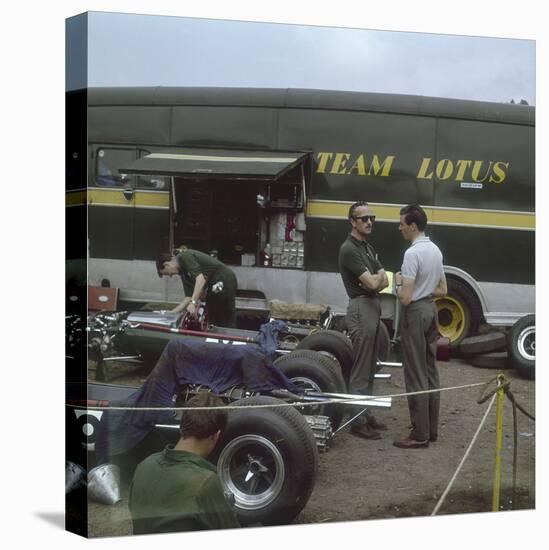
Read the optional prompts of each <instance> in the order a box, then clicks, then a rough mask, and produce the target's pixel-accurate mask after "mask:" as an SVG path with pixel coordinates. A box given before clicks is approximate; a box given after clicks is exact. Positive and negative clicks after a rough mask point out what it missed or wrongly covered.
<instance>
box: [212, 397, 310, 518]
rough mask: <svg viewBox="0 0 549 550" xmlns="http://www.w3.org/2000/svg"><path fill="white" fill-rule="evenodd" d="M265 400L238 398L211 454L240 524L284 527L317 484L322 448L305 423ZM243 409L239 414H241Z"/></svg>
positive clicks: (275, 402) (292, 412)
mask: <svg viewBox="0 0 549 550" xmlns="http://www.w3.org/2000/svg"><path fill="white" fill-rule="evenodd" d="M282 403H283V401H281V400H279V399H275V398H273V397H267V396H256V397H250V398H246V399H240V400H238V401H235V402H234V403H232V406H236V407H237V408H236V409H233V410H231V411H230V412H229V419H228V423H227V427H226V428H225V430H224V431H223V432H222V434H221V437H220V439H219V441H218V444H217V446H216V448H215V450H214V453H213V457H212V458H213V459H214V461H215V463H216V464H217V471H218V475H219V478H220V480H221V483H222V486H223V489H224V490H226V491H230V492H231V493H232V494H233V495H234V504H233V508H234V510H235V512H236V515H237V517H238V520H239V522H240V524H241V525H251V524H256V523H261V524H263V525H281V524H286V523H289V522H291V521H292V520H293V519H294V518H295V517H296V516H297V515H298V514H299V513H300V512H301V510H303V508H304V507H305V505H306V504H307V501H308V500H309V497H310V496H311V493H312V491H313V487H314V484H315V481H316V475H317V471H318V450H317V447H316V443H315V438H314V435H313V432H312V430H311V428H310V427H309V425H308V423H307V421H306V420H305V418H304V417H303V415H301V414H300V413H299V412H298V411H296V410H295V409H293V408H292V407H276V408H275V407H272V408H270V407H265V408H257V409H249V408H247V406H250V405H262V406H263V407H264V406H265V405H269V404H272V405H280V404H282ZM239 409H240V410H239Z"/></svg>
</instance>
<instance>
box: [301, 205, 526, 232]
mask: <svg viewBox="0 0 549 550" xmlns="http://www.w3.org/2000/svg"><path fill="white" fill-rule="evenodd" d="M351 204H352V202H350V201H349V202H343V201H342V202H330V201H309V203H308V205H307V216H308V217H310V218H328V219H346V218H347V215H348V212H349V207H350V206H351ZM369 204H370V207H371V209H372V211H373V213H374V214H375V216H376V219H377V220H378V221H388V222H398V221H399V219H400V209H401V207H402V206H403V205H396V204H379V203H373V202H371V203H369ZM424 208H425V212H426V214H427V217H428V218H429V223H432V224H436V225H466V226H476V227H501V228H505V229H522V230H534V229H535V228H536V217H535V214H534V213H533V212H511V211H496V210H472V209H471V210H468V209H460V208H443V207H429V206H427V207H424Z"/></svg>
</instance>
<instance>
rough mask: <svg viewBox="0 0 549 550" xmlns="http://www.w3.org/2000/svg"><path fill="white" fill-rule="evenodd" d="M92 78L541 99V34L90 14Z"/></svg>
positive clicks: (116, 82) (100, 82) (119, 82)
mask: <svg viewBox="0 0 549 550" xmlns="http://www.w3.org/2000/svg"><path fill="white" fill-rule="evenodd" d="M88 33H89V34H88V84H89V86H236V87H267V88H269V87H274V88H316V89H329V90H350V91H366V92H382V93H397V94H413V95H424V96H434V97H447V98H458V99H473V100H481V101H495V102H504V103H508V102H509V101H511V100H514V101H515V102H517V103H518V102H519V101H520V100H525V101H527V102H528V104H529V105H534V104H535V62H536V59H535V41H534V40H527V39H514V38H493V37H482V36H463V35H462V36H460V35H455V34H454V35H450V34H429V33H420V32H398V31H383V30H368V29H360V28H336V27H322V26H313V25H297V24H280V23H265V22H245V21H244V22H243V21H229V20H213V19H197V18H186V17H173V16H172V17H170V16H151V15H132V14H119V13H99V12H93V13H90V14H89V25H88ZM69 85H70V83H69Z"/></svg>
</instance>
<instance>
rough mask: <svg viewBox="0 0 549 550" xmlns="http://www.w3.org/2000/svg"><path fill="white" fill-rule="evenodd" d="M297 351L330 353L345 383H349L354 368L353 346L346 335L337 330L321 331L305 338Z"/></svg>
mask: <svg viewBox="0 0 549 550" xmlns="http://www.w3.org/2000/svg"><path fill="white" fill-rule="evenodd" d="M296 349H311V350H314V351H320V352H326V353H328V354H329V355H331V356H332V357H334V358H335V359H336V360H337V362H338V363H339V366H340V367H341V372H342V374H343V379H344V380H345V382H348V381H349V376H350V374H351V368H352V366H353V344H352V343H351V340H350V339H349V338H348V337H347V336H345V334H342V333H341V332H338V331H337V330H319V331H318V332H315V333H313V334H309V336H306V337H305V338H303V340H301V342H299V344H298V345H297V347H296Z"/></svg>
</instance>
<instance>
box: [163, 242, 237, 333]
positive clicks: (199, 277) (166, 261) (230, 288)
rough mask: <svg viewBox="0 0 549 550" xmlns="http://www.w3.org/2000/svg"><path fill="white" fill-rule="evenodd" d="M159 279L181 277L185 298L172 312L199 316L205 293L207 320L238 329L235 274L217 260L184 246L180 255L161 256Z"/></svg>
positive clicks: (217, 324)
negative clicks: (198, 306)
mask: <svg viewBox="0 0 549 550" xmlns="http://www.w3.org/2000/svg"><path fill="white" fill-rule="evenodd" d="M156 270H157V272H158V276H159V277H164V276H167V277H171V276H172V275H179V276H180V277H181V281H182V283H183V288H184V290H185V298H184V299H183V301H182V302H181V303H180V304H179V305H177V306H176V307H175V308H174V309H173V310H172V311H173V312H174V313H178V312H180V311H184V310H187V311H188V312H189V313H190V314H191V315H196V310H197V307H196V306H197V304H198V300H200V297H201V296H202V293H203V292H204V291H206V303H207V304H208V319H209V320H210V322H211V323H212V324H214V325H216V326H220V327H236V305H235V302H236V287H237V281H236V275H235V274H234V272H233V271H232V270H231V269H229V268H228V267H227V266H226V265H225V264H224V263H222V262H220V261H219V260H218V259H217V258H213V257H212V256H210V255H208V254H205V253H204V252H200V251H198V250H192V249H190V248H185V247H182V248H181V249H180V250H179V253H178V254H177V255H172V254H161V255H160V256H159V257H158V259H157V260H156Z"/></svg>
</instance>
